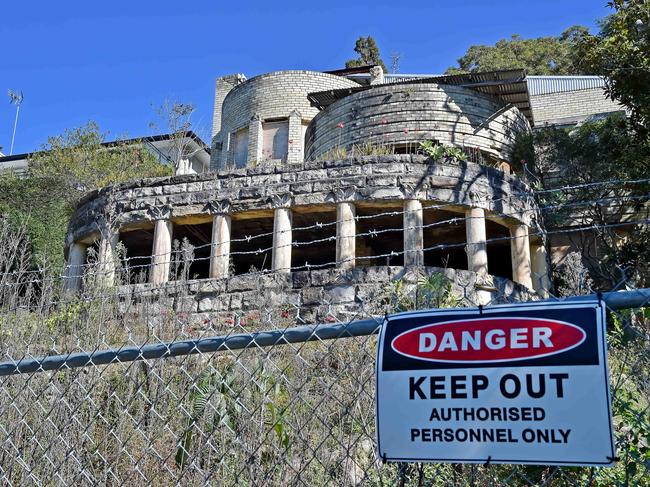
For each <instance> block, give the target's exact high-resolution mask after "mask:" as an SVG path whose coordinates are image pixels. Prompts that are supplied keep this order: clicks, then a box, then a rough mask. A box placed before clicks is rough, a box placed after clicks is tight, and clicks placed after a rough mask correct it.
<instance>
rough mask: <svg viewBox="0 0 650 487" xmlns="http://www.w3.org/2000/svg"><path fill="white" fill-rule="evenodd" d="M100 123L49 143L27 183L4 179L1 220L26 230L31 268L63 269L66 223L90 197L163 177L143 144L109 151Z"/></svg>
mask: <svg viewBox="0 0 650 487" xmlns="http://www.w3.org/2000/svg"><path fill="white" fill-rule="evenodd" d="M104 140H105V136H104V134H102V133H101V132H100V131H99V128H98V126H97V124H96V123H94V122H89V123H88V124H87V125H85V126H83V127H79V128H76V129H72V130H67V131H65V132H64V134H63V135H59V136H55V137H50V138H49V140H48V143H47V144H46V145H45V146H44V147H43V151H42V152H38V153H35V154H34V155H33V156H32V160H31V161H30V167H29V172H28V174H27V177H24V178H22V177H19V176H17V175H16V174H14V173H12V172H10V171H4V172H2V173H0V215H5V216H6V217H8V218H9V220H10V221H11V222H12V223H13V224H14V225H16V226H21V225H24V226H25V227H26V228H27V233H28V235H29V238H30V242H31V245H32V247H33V249H32V250H33V256H34V263H33V266H34V267H36V266H39V265H43V264H44V263H47V265H50V266H53V267H54V270H55V271H59V272H60V270H61V269H62V267H63V243H64V238H65V234H66V230H67V225H68V220H69V219H70V217H71V216H72V214H73V211H74V208H75V206H76V204H77V201H78V200H79V198H80V197H81V196H82V195H83V194H84V193H85V192H87V191H91V190H94V189H98V188H100V187H102V186H105V185H109V184H115V183H120V182H125V181H129V180H131V179H136V178H142V177H152V176H164V175H169V174H171V172H172V168H171V167H169V166H164V165H162V164H160V163H159V162H158V161H157V159H156V158H155V157H154V156H153V155H151V154H150V153H149V152H148V151H147V150H146V149H145V148H144V147H143V146H142V145H141V144H134V143H129V144H126V143H124V142H116V143H115V144H113V145H111V146H109V147H106V146H103V145H101V144H102V143H103V142H104Z"/></svg>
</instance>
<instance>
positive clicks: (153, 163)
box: [29, 122, 171, 202]
mask: <svg viewBox="0 0 650 487" xmlns="http://www.w3.org/2000/svg"><path fill="white" fill-rule="evenodd" d="M105 142H106V135H105V134H103V133H101V131H100V130H99V127H98V125H97V124H96V123H95V122H88V123H87V124H86V125H85V126H83V127H78V128H74V129H71V130H66V131H65V132H64V133H63V134H62V135H57V136H54V137H49V138H48V141H47V144H45V145H44V146H43V149H42V150H41V151H40V152H37V153H35V154H34V155H33V156H32V159H31V161H30V165H29V174H30V177H32V178H39V179H52V180H55V181H56V182H57V184H56V187H57V188H60V189H62V190H63V193H62V194H60V195H58V196H60V197H62V198H64V199H66V200H68V201H70V202H76V200H77V199H78V198H79V197H80V196H81V195H82V194H84V193H87V192H88V191H92V190H94V189H98V188H101V187H103V186H108V185H110V184H116V183H121V182H126V181H130V180H132V179H137V178H142V177H154V176H167V175H169V174H171V168H170V167H169V166H165V165H163V164H161V163H160V162H158V160H157V159H156V158H155V157H154V156H153V155H152V154H151V153H150V152H149V151H148V150H147V149H146V148H145V146H144V145H143V144H142V143H138V142H137V141H132V140H131V141H128V142H127V141H124V140H118V141H116V142H111V143H110V144H106V143H105Z"/></svg>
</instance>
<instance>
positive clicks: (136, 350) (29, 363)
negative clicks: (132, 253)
mask: <svg viewBox="0 0 650 487" xmlns="http://www.w3.org/2000/svg"><path fill="white" fill-rule="evenodd" d="M595 297H596V295H595V294H590V295H585V296H574V297H571V298H567V299H563V300H557V299H548V300H545V301H553V302H558V301H562V302H567V301H584V300H593V299H594V298H595ZM599 297H600V299H602V301H603V302H604V303H605V304H606V305H607V307H608V308H610V309H615V310H617V309H628V308H641V307H645V306H650V304H649V303H650V288H644V289H637V290H633V291H617V292H609V293H603V294H602V295H599ZM538 302H539V301H538ZM382 318H384V317H376V318H370V319H367V320H358V321H351V322H349V323H338V324H331V323H328V324H316V325H306V326H298V327H294V328H288V329H285V330H266V331H259V332H254V333H240V334H236V335H222V336H216V337H209V338H200V339H196V340H183V341H177V342H168V343H158V344H153V345H144V346H141V347H121V348H117V349H108V350H98V351H95V352H78V353H69V354H64V355H52V356H49V357H39V358H34V359H21V360H18V361H12V362H2V363H0V376H5V375H14V374H25V373H31V372H44V371H48V370H62V369H71V368H77V367H86V366H90V365H106V364H112V363H121V362H133V361H136V360H150V359H159V358H167V357H178V356H183V355H192V354H197V353H212V352H222V351H225V350H241V349H243V348H259V347H269V346H274V345H283V344H289V343H300V342H307V341H315V340H332V339H336V338H343V337H359V336H367V335H374V334H376V333H377V332H378V331H379V329H380V328H381V326H382V322H383V319H382ZM384 319H386V320H387V319H388V316H386V317H385V318H384Z"/></svg>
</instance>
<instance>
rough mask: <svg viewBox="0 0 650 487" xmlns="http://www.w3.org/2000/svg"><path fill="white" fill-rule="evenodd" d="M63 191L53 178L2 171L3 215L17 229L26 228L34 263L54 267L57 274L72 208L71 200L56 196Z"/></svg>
mask: <svg viewBox="0 0 650 487" xmlns="http://www.w3.org/2000/svg"><path fill="white" fill-rule="evenodd" d="M62 192H63V188H62V187H61V186H60V184H59V181H58V180H56V179H54V178H49V177H47V178H46V177H43V178H33V177H28V178H21V177H18V176H17V175H16V174H14V173H12V172H2V173H0V215H4V216H5V217H6V218H7V219H8V221H9V223H10V224H11V225H12V226H13V227H14V228H22V227H24V228H25V230H26V232H27V235H28V236H29V242H28V243H29V245H31V251H32V259H33V265H32V266H33V267H37V266H42V265H47V266H51V267H52V271H53V272H56V273H58V272H60V271H61V269H62V268H63V240H64V238H65V233H66V229H67V225H68V220H69V218H70V216H71V215H72V211H73V207H72V204H71V202H69V201H67V200H66V199H64V198H60V197H58V196H57V195H58V194H60V193H62Z"/></svg>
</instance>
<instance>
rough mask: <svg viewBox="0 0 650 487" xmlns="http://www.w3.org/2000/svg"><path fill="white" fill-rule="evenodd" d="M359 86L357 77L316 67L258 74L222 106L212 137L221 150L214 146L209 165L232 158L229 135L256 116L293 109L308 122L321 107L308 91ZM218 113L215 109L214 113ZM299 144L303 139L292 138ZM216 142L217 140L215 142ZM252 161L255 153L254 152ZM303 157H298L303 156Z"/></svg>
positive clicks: (282, 114)
mask: <svg viewBox="0 0 650 487" xmlns="http://www.w3.org/2000/svg"><path fill="white" fill-rule="evenodd" d="M355 86H359V85H358V84H357V83H355V82H354V81H351V80H349V79H347V78H343V77H340V76H334V75H331V74H327V73H319V72H315V71H277V72H273V73H267V74H263V75H260V76H255V77H254V78H250V79H249V80H246V81H244V82H241V83H239V84H237V85H236V86H234V88H232V89H231V90H230V91H229V93H228V95H227V96H226V97H225V99H224V100H223V104H222V107H221V113H220V115H221V122H220V124H217V123H213V126H219V128H220V131H219V133H218V134H216V136H215V138H214V140H213V147H218V144H221V150H218V149H213V151H212V159H211V163H210V167H211V168H212V169H220V168H224V167H226V165H227V164H228V162H229V154H228V150H227V149H228V135H229V134H232V133H233V132H236V131H237V130H240V129H242V128H246V127H249V124H250V123H251V120H252V119H253V118H254V117H255V118H257V119H259V121H260V122H264V121H265V120H273V119H278V118H287V119H288V118H289V117H290V116H292V112H294V117H295V116H296V115H297V116H298V117H299V120H300V119H302V121H305V122H309V121H310V120H311V119H312V118H314V116H316V114H317V113H318V109H317V108H314V107H312V106H311V103H310V102H309V100H308V99H307V94H308V93H310V92H314V91H322V90H328V89H338V88H350V87H355ZM218 115H219V114H218V113H217V112H216V111H215V116H218ZM293 143H294V144H296V145H298V144H299V145H300V155H302V147H303V141H302V140H295V141H293ZM214 144H217V145H216V146H215V145H214ZM252 159H253V162H256V161H254V156H252ZM301 159H302V158H300V159H298V160H301Z"/></svg>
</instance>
